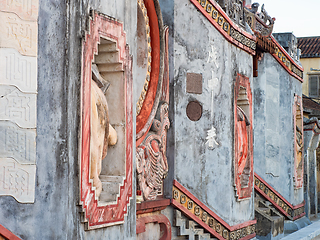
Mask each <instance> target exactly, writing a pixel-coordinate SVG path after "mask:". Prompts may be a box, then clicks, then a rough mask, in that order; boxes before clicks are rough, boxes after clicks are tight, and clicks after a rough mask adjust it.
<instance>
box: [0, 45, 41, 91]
mask: <svg viewBox="0 0 320 240" xmlns="http://www.w3.org/2000/svg"><path fill="white" fill-rule="evenodd" d="M37 71H38V70H37V57H28V56H23V55H21V54H20V53H19V52H18V51H17V50H15V49H13V48H0V73H2V74H0V84H1V85H14V86H16V87H18V88H19V89H20V90H21V91H22V92H30V93H37Z"/></svg>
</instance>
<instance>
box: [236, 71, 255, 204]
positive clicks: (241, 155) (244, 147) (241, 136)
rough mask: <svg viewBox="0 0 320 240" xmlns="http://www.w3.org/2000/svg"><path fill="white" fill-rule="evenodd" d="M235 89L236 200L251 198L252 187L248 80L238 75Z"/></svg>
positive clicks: (249, 91)
mask: <svg viewBox="0 0 320 240" xmlns="http://www.w3.org/2000/svg"><path fill="white" fill-rule="evenodd" d="M235 88H236V89H235V94H236V97H235V119H234V120H235V123H234V124H235V126H234V128H235V130H234V132H235V135H234V138H235V139H234V140H235V145H234V147H235V162H234V164H235V187H236V190H237V197H238V199H244V198H249V197H251V192H252V185H253V182H252V181H253V170H252V169H253V156H252V151H253V141H252V140H253V139H252V125H251V123H252V95H251V90H250V83H249V79H248V78H246V77H244V76H242V75H238V77H237V81H236V86H235Z"/></svg>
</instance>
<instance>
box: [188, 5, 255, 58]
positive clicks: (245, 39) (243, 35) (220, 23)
mask: <svg viewBox="0 0 320 240" xmlns="http://www.w3.org/2000/svg"><path fill="white" fill-rule="evenodd" d="M190 1H191V2H192V3H193V4H194V5H195V7H196V8H197V9H198V10H199V11H200V12H201V13H202V14H203V15H204V16H205V17H206V18H207V19H208V20H209V22H211V24H212V25H213V26H214V27H215V28H216V29H217V30H218V31H219V32H220V33H221V34H222V35H223V36H224V37H225V38H226V39H227V40H228V41H229V42H231V43H232V44H234V45H236V46H237V47H239V48H241V49H243V50H245V51H246V52H248V53H250V54H251V55H255V53H256V52H255V50H256V37H255V36H253V35H251V34H250V33H247V32H246V31H244V30H242V29H241V28H240V27H239V26H238V25H237V24H235V23H234V22H233V21H232V20H231V19H230V18H229V17H228V15H227V14H226V13H225V12H224V11H223V9H222V8H221V7H220V6H219V5H218V4H217V3H216V2H215V1H213V0H190Z"/></svg>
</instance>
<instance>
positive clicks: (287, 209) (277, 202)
mask: <svg viewBox="0 0 320 240" xmlns="http://www.w3.org/2000/svg"><path fill="white" fill-rule="evenodd" d="M254 190H255V191H256V193H258V194H259V195H261V196H262V197H264V198H265V199H266V200H268V201H269V202H271V203H272V205H273V206H274V207H275V208H276V209H278V210H279V212H280V213H281V214H282V215H284V216H285V217H286V218H288V219H290V220H296V219H298V218H301V217H303V216H304V215H305V214H306V213H305V207H304V205H305V203H304V201H303V203H301V204H298V205H296V206H293V205H292V204H290V203H289V202H288V201H287V200H286V199H285V198H284V197H283V196H282V195H281V194H280V193H278V192H277V191H276V190H275V189H274V188H272V187H271V186H270V185H269V184H268V183H267V182H266V181H264V180H263V179H262V178H261V177H260V176H259V175H258V174H257V173H255V174H254Z"/></svg>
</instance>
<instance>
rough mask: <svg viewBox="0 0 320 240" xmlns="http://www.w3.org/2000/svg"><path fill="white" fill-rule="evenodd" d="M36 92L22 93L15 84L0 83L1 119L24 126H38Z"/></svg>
mask: <svg viewBox="0 0 320 240" xmlns="http://www.w3.org/2000/svg"><path fill="white" fill-rule="evenodd" d="M36 98H37V95H36V94H33V93H32V94H31V93H28V94H27V93H22V92H21V91H19V89H17V88H16V87H13V86H6V85H0V120H8V121H11V122H14V123H16V124H17V125H18V126H19V127H22V128H35V127H36V114H37V113H36Z"/></svg>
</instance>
